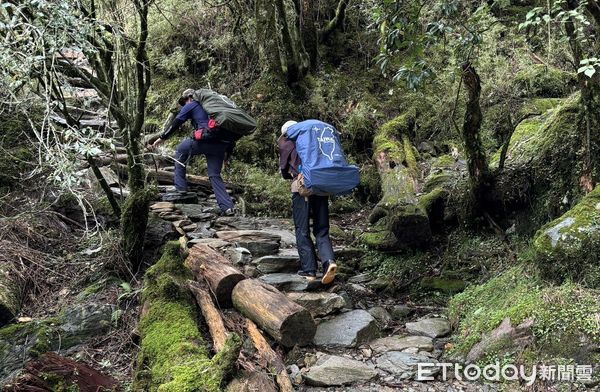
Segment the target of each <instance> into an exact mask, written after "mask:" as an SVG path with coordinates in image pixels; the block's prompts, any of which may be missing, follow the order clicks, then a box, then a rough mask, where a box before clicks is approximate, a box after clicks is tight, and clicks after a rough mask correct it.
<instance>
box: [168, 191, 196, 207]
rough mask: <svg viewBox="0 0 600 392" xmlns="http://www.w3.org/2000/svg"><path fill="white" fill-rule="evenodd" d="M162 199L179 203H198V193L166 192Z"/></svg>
mask: <svg viewBox="0 0 600 392" xmlns="http://www.w3.org/2000/svg"><path fill="white" fill-rule="evenodd" d="M160 199H161V200H162V201H170V202H172V203H177V204H198V195H197V194H196V193H194V192H187V193H178V192H173V193H164V194H162V195H161V196H160Z"/></svg>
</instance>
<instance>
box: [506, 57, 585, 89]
mask: <svg viewBox="0 0 600 392" xmlns="http://www.w3.org/2000/svg"><path fill="white" fill-rule="evenodd" d="M515 84H516V86H517V88H518V89H519V90H520V92H521V94H522V95H523V96H528V97H565V96H567V95H569V94H570V93H571V92H573V90H574V87H575V85H576V84H577V78H576V77H575V75H574V74H573V73H571V72H566V71H562V70H560V69H558V68H554V67H551V66H550V67H548V66H546V65H542V64H535V65H531V66H529V67H527V68H524V69H522V70H520V71H519V72H517V75H516V76H515Z"/></svg>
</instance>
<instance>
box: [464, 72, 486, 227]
mask: <svg viewBox="0 0 600 392" xmlns="http://www.w3.org/2000/svg"><path fill="white" fill-rule="evenodd" d="M462 71H463V74H462V78H463V82H464V84H465V89H466V91H467V104H466V111H465V118H464V122H463V128H462V137H463V142H464V145H465V153H466V155H467V167H468V170H469V179H470V183H471V186H470V192H471V198H472V202H473V210H472V212H473V215H475V216H479V215H481V214H482V212H483V209H484V208H485V202H484V199H485V197H486V194H487V193H488V191H489V189H490V170H489V166H488V161H487V156H486V154H485V150H484V148H483V145H482V142H481V133H480V130H481V121H482V115H481V105H480V103H479V97H480V94H481V80H480V79H479V75H477V72H476V71H475V68H474V67H473V66H472V65H471V64H470V63H468V62H467V63H465V64H463V66H462Z"/></svg>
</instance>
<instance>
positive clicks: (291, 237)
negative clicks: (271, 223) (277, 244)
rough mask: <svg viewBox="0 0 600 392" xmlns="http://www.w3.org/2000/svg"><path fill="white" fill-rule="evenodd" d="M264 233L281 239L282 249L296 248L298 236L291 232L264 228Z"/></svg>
mask: <svg viewBox="0 0 600 392" xmlns="http://www.w3.org/2000/svg"><path fill="white" fill-rule="evenodd" d="M262 231H263V232H265V233H269V234H273V235H277V236H279V237H280V238H281V247H282V248H290V247H294V246H296V235H295V234H294V233H293V232H292V231H290V230H286V229H279V228H264V229H262Z"/></svg>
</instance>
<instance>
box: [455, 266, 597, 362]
mask: <svg viewBox="0 0 600 392" xmlns="http://www.w3.org/2000/svg"><path fill="white" fill-rule="evenodd" d="M598 298H599V297H598V292H597V291H594V290H589V289H584V288H582V287H581V286H578V285H576V284H573V283H566V284H563V285H562V286H552V285H550V286H548V285H546V284H545V283H544V281H543V280H542V279H541V278H540V277H539V276H538V273H537V272H536V270H535V269H534V268H531V265H527V264H520V265H518V266H515V267H512V268H510V269H509V270H507V271H505V272H503V273H501V274H500V275H498V276H496V277H494V278H492V279H490V280H489V281H487V282H486V283H484V284H481V285H476V286H470V287H469V288H467V289H466V290H465V291H464V292H462V293H460V294H457V295H455V296H454V297H452V299H451V300H450V302H449V306H448V312H449V316H450V320H451V322H452V323H453V324H454V325H455V326H456V329H457V333H456V334H454V335H453V344H454V345H453V349H452V353H451V354H454V355H459V356H466V354H467V353H469V351H470V350H471V348H472V347H473V346H474V345H475V344H476V343H478V342H480V341H481V339H482V337H483V336H484V335H486V334H489V333H490V332H491V331H492V330H494V329H495V328H497V327H498V326H499V325H500V323H501V322H502V321H503V320H504V319H506V318H508V319H509V320H510V322H511V325H513V326H516V325H519V324H521V323H522V322H523V321H525V320H534V322H533V325H532V326H531V328H530V334H531V338H532V339H533V345H532V346H531V348H532V349H533V350H535V355H532V356H530V357H531V358H532V360H533V361H534V362H537V361H539V360H540V359H544V360H547V361H549V362H552V361H574V360H577V362H578V363H596V362H597V361H598V355H597V353H594V352H593V349H592V350H590V347H592V348H593V347H599V345H600V329H599V328H598V324H597V320H595V317H596V315H597V314H598V313H599V312H600V301H599V300H598ZM574 338H576V339H574ZM575 340H577V341H578V343H575ZM505 346H507V347H508V346H509V347H511V348H512V350H510V351H508V352H506V351H502V350H496V351H497V353H494V352H493V351H494V350H493V349H492V348H489V351H488V352H486V353H485V354H487V356H486V361H491V362H486V363H493V362H494V361H495V360H502V358H504V360H506V356H505V355H508V356H510V357H513V358H517V357H519V358H521V359H522V358H523V356H521V352H522V351H523V347H520V346H519V345H515V344H509V345H505ZM498 353H501V355H500V356H499V357H497V356H496V357H495V355H496V354H498Z"/></svg>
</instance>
